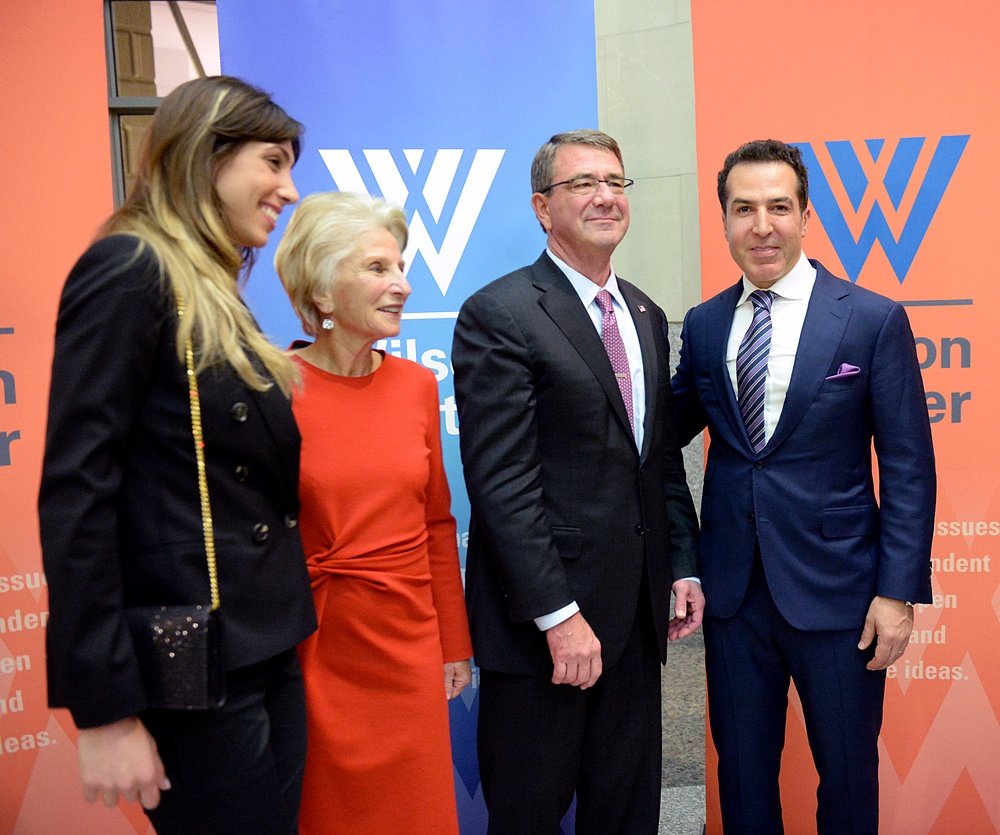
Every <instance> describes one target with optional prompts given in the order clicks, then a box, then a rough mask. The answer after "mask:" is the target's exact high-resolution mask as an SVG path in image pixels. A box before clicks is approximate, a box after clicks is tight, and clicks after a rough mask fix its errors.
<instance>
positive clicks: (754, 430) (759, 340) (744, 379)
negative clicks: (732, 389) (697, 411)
mask: <svg viewBox="0 0 1000 835" xmlns="http://www.w3.org/2000/svg"><path fill="white" fill-rule="evenodd" d="M772 299H773V296H772V294H771V293H770V292H769V291H767V290H754V291H753V292H752V293H751V294H750V301H751V302H752V303H753V321H752V322H751V323H750V329H749V330H748V331H747V332H746V335H745V336H744V337H743V341H742V342H741V343H740V349H739V351H738V352H737V353H736V391H737V397H738V399H739V403H740V413H741V414H742V415H743V423H745V424H746V427H747V434H748V435H749V436H750V443H751V444H752V445H753V448H754V452H760V451H761V450H762V449H763V448H764V383H765V380H766V379H767V357H768V354H769V353H770V352H771V301H772Z"/></svg>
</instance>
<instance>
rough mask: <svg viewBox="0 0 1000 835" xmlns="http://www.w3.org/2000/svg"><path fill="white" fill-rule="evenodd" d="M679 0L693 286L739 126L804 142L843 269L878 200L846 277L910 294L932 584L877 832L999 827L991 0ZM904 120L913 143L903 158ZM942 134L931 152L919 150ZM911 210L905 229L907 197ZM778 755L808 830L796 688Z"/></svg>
mask: <svg viewBox="0 0 1000 835" xmlns="http://www.w3.org/2000/svg"><path fill="white" fill-rule="evenodd" d="M691 6H692V26H693V36H694V59H695V100H696V104H697V110H696V114H697V115H696V119H697V142H698V170H699V175H698V177H699V199H700V223H701V254H702V282H703V290H704V295H705V297H706V298H707V297H709V296H712V295H714V294H715V293H717V292H719V291H720V290H721V289H723V288H724V287H726V286H728V285H730V284H732V283H733V282H735V281H736V279H737V278H738V277H739V271H738V269H737V268H736V267H735V265H734V264H733V262H732V260H731V258H730V256H729V251H728V248H727V246H726V243H725V240H724V239H723V235H722V221H721V207H720V206H719V202H718V199H717V197H716V188H715V178H716V173H717V172H718V171H719V169H720V168H721V167H722V163H723V160H724V158H725V156H726V154H727V153H728V152H729V151H731V150H733V149H734V148H736V147H737V146H738V145H740V144H742V143H743V142H745V141H748V140H751V139H760V138H768V137H773V138H776V139H781V140H784V141H786V142H794V143H806V144H808V146H809V148H810V149H811V150H812V152H813V153H814V154H815V165H818V167H819V170H814V168H813V167H812V166H811V168H810V179H811V192H812V197H813V198H814V199H813V201H812V203H813V217H812V221H811V224H810V227H809V234H808V236H807V238H806V239H805V242H804V249H805V251H806V253H807V254H808V255H809V256H810V257H812V258H818V259H819V260H820V261H822V262H823V263H824V264H825V265H826V266H827V267H828V268H829V269H830V270H831V271H833V272H834V273H835V274H838V275H841V276H847V275H848V273H849V270H850V266H849V263H848V262H850V261H851V260H852V259H853V258H854V256H855V255H857V249H858V247H857V241H858V239H859V238H862V240H863V232H864V228H865V226H866V223H868V222H869V221H870V219H871V217H872V214H873V212H875V211H876V208H877V210H878V211H881V212H882V214H883V215H884V217H885V230H887V231H882V232H881V233H880V234H879V236H878V237H877V240H876V241H875V242H874V244H873V245H872V246H871V249H870V252H868V255H867V258H866V259H863V266H860V269H858V268H857V267H855V277H856V280H857V282H858V283H859V284H861V285H863V286H865V287H868V288H870V289H873V290H875V291H877V292H880V293H883V294H885V295H887V296H890V297H892V298H895V299H898V300H900V301H903V302H907V303H910V304H908V308H907V311H908V313H909V316H910V321H911V323H912V325H913V330H914V334H915V337H916V339H917V348H918V355H919V357H920V359H921V363H922V366H923V369H924V371H923V373H924V383H925V386H926V388H927V390H928V398H929V399H928V404H929V411H930V414H931V419H932V421H933V424H932V426H933V432H934V443H935V449H936V455H937V464H938V477H939V491H938V507H937V528H936V536H935V538H934V546H933V552H932V557H933V559H934V568H935V572H934V591H935V594H936V597H935V603H934V605H932V606H927V607H918V612H917V614H916V619H915V620H916V623H915V626H916V630H917V632H916V634H915V635H914V640H913V641H912V642H911V645H910V648H909V650H908V651H907V653H906V655H905V657H904V658H903V660H902V661H901V662H900V663H899V664H897V665H895V667H894V668H892V669H891V670H890V679H889V681H888V682H887V690H886V714H885V723H884V726H883V731H882V743H881V797H882V831H883V832H885V833H889V835H893V834H894V833H900V835H902V833H905V834H906V835H917V833H936V834H939V835H945V833H956V832H975V833H981V832H996V831H1000V767H998V763H1000V722H998V718H997V717H998V709H1000V664H997V662H996V658H997V646H1000V563H997V562H996V560H995V559H994V556H995V555H996V554H997V552H998V551H1000V548H998V545H1000V489H998V488H1000V443H998V441H997V438H996V430H995V427H996V415H997V406H998V399H1000V386H998V385H997V368H1000V356H998V354H1000V316H998V310H1000V281H998V279H997V276H996V267H995V266H994V265H993V264H992V263H991V261H992V258H991V255H992V252H991V251H992V248H993V246H994V241H995V239H996V235H997V232H996V228H997V221H996V217H995V213H994V212H993V211H992V208H993V206H994V205H995V204H996V194H997V185H996V182H997V177H996V170H997V164H998V159H1000V119H998V116H997V113H998V110H997V107H996V105H995V101H994V99H995V97H996V91H998V90H1000V62H998V61H997V59H996V44H997V43H998V42H1000V6H998V5H997V4H996V3H995V2H992V0H978V2H970V3H963V4H960V5H958V6H956V5H955V4H953V3H941V2H937V1H936V0H935V2H931V1H930V0H916V1H914V0H905V2H904V0H880V2H878V3H872V2H870V0H839V2H836V3H822V4H820V3H815V4H814V3H808V4H805V3H802V2H800V0H759V2H756V3H752V4H746V3H727V2H722V0H693V2H692V4H691ZM942 137H959V139H957V140H943V139H942ZM963 137H967V139H962V138H963ZM917 138H923V142H922V143H917V144H919V146H920V150H919V153H918V154H916V158H915V160H911V162H910V166H907V165H906V164H904V163H905V158H906V156H907V153H908V150H911V149H913V148H914V147H916V144H915V143H914V140H915V139H917ZM829 143H847V144H839V145H838V144H832V145H831V144H829ZM948 143H952V144H951V145H950V146H949V145H948ZM958 146H963V147H958ZM946 147H950V148H951V151H952V160H951V163H947V164H946V161H945V162H942V160H941V159H937V158H935V156H934V155H935V152H936V151H938V150H941V149H945V148H946ZM845 148H846V149H848V150H849V153H848V154H847V158H849V159H848V162H849V163H851V164H848V162H845V161H844V159H845V157H844V156H843V155H842V152H843V151H844V150H845ZM956 149H957V155H958V158H957V162H955V159H954V157H955V154H956ZM838 154H841V156H839V157H838V158H837V159H836V160H835V157H836V156H837V155H838ZM945 155H946V156H947V154H945ZM894 163H895V164H896V166H895V167H893V164H894ZM852 164H853V165H854V166H855V167H856V169H857V170H856V171H855V178H854V182H855V183H856V182H861V183H862V184H865V183H866V184H867V185H866V187H864V188H863V189H862V191H863V194H861V192H860V191H859V192H858V193H854V192H852V191H851V189H850V188H849V187H848V186H847V185H846V184H845V183H848V182H850V181H851V177H850V176H849V174H850V169H851V165H852ZM900 167H901V168H903V169H905V170H904V172H903V174H902V176H900V170H899V169H900ZM949 168H950V173H949V171H948V169H949ZM946 175H947V176H946ZM894 177H895V179H894ZM820 180H825V181H826V182H827V183H828V184H829V189H830V194H831V196H832V199H833V200H834V201H835V203H836V206H835V208H834V209H831V208H830V206H829V205H826V206H824V208H825V211H818V209H817V200H818V196H817V184H818V183H819V181H820ZM931 182H941V183H945V182H946V187H945V188H944V190H943V193H940V194H938V195H929V194H928V193H927V192H921V188H922V186H923V185H925V184H927V183H931ZM852 196H853V197H855V198H856V200H857V205H856V206H855V204H854V203H852ZM935 206H936V208H935ZM928 211H930V212H931V214H932V217H931V218H930V220H929V223H926V224H925V225H926V229H925V230H922V229H921V228H919V227H921V221H920V217H919V216H920V215H921V213H924V214H926V213H927V212H928ZM844 224H846V227H844ZM908 224H911V225H909V226H908ZM844 228H846V230H847V232H846V234H845V231H844ZM869 231H870V230H869ZM847 235H849V236H850V239H848V237H847ZM907 239H909V240H916V242H917V244H918V246H917V248H916V251H915V254H914V255H913V258H912V261H911V262H910V263H909V264H908V266H905V265H903V266H901V262H900V258H899V252H898V250H899V246H898V244H899V243H900V242H903V241H905V240H907ZM860 628H861V625H860V624H859V631H860ZM714 771H715V759H714V751H713V750H712V748H711V745H710V746H709V769H708V782H709V785H708V806H709V811H708V815H709V831H710V832H716V833H719V832H721V831H722V830H721V822H720V819H719V814H718V786H717V782H716V780H715V775H714ZM782 771H783V774H782V798H783V807H784V810H785V825H786V829H787V831H789V832H794V833H807V832H814V831H815V822H814V814H815V788H816V782H817V778H816V775H815V772H814V771H813V769H812V763H811V758H810V756H809V754H808V749H807V747H806V742H805V735H804V733H803V731H802V722H801V718H800V711H799V710H798V709H797V702H796V700H795V698H794V695H793V698H792V702H791V707H790V709H789V733H788V742H787V745H786V759H785V763H784V767H783V769H782Z"/></svg>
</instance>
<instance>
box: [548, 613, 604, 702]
mask: <svg viewBox="0 0 1000 835" xmlns="http://www.w3.org/2000/svg"><path fill="white" fill-rule="evenodd" d="M545 639H546V640H547V641H548V642H549V654H550V655H551V656H552V683H553V684H572V685H575V686H577V687H579V688H580V689H581V690H586V689H587V688H588V687H593V686H594V685H595V684H596V683H597V679H598V678H600V677H601V670H602V669H603V667H602V665H601V642H600V641H599V640H598V639H597V636H596V635H595V634H594V630H593V629H591V628H590V624H589V623H587V621H586V619H585V618H584V617H583V615H582V614H580V612H577V613H576V614H575V615H572V616H570V617H569V618H567V619H566V620H564V621H563V622H562V623H558V624H556V625H555V626H553V627H552V628H551V629H547V630H545Z"/></svg>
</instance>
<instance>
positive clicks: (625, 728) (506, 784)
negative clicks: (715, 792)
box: [479, 586, 662, 835]
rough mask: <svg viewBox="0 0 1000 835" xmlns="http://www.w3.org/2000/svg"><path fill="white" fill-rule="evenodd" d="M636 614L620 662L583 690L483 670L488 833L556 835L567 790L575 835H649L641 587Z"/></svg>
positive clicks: (647, 621)
mask: <svg viewBox="0 0 1000 835" xmlns="http://www.w3.org/2000/svg"><path fill="white" fill-rule="evenodd" d="M637 608H638V611H637V614H636V619H635V624H634V625H633V628H632V633H631V635H630V637H629V641H628V644H627V646H626V647H625V651H624V653H623V654H622V657H621V658H620V659H619V660H618V661H617V662H616V663H615V664H614V665H613V666H612V667H611V668H605V670H604V672H603V673H602V674H601V677H600V678H599V679H598V681H597V684H596V685H594V687H592V688H591V689H589V690H580V688H579V687H573V686H570V685H568V684H559V685H555V684H552V682H551V681H550V680H549V679H548V678H543V677H541V676H520V675H510V674H507V673H498V672H493V671H490V670H481V671H480V673H481V677H480V690H479V769H480V777H481V779H482V786H483V795H484V797H485V799H486V807H487V810H488V812H489V832H490V835H555V833H558V832H559V831H560V828H559V822H560V819H561V818H562V817H563V815H564V814H565V813H566V810H567V809H568V808H569V805H570V803H571V802H572V799H573V793H574V791H575V792H576V795H577V808H576V832H577V833H578V835H642V834H643V833H645V834H646V835H655V833H656V831H657V828H658V823H659V814H660V762H661V745H662V740H661V736H660V657H659V649H658V648H657V643H656V633H655V630H654V627H653V616H652V613H651V611H650V606H649V597H648V594H646V593H645V586H644V588H643V594H642V596H641V600H640V602H639V605H638V607H637Z"/></svg>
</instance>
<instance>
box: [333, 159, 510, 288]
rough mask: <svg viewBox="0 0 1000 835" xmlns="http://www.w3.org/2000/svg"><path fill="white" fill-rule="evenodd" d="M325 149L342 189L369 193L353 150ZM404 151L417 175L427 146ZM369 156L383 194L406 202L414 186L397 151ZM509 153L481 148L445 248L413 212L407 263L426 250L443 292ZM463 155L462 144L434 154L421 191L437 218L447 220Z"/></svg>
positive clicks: (425, 256) (429, 263)
mask: <svg viewBox="0 0 1000 835" xmlns="http://www.w3.org/2000/svg"><path fill="white" fill-rule="evenodd" d="M319 153H320V156H321V157H322V158H323V162H324V163H326V167H327V168H328V169H329V171H330V174H331V175H332V176H333V181H334V182H335V183H336V184H337V188H338V189H340V191H353V192H361V193H364V194H367V193H368V188H367V187H366V186H365V182H364V179H363V178H362V176H361V172H360V171H358V167H357V165H355V164H354V159H353V158H352V157H351V152H350V151H346V150H321V151H320V152H319ZM403 154H404V156H405V157H406V161H407V163H408V164H409V166H410V171H411V172H412V173H414V174H416V172H417V167H418V166H419V165H420V160H421V158H422V157H423V154H424V152H423V150H406V151H403ZM364 155H365V159H366V160H367V161H368V165H369V166H370V167H371V170H372V174H373V175H374V176H375V181H376V183H378V188H379V191H381V192H382V196H383V197H384V198H385V199H386V200H387V201H388V202H390V203H395V204H396V205H398V206H405V205H406V199H407V197H409V195H410V191H409V189H408V188H407V187H406V183H405V182H404V180H403V177H402V175H401V174H400V173H399V169H398V168H397V167H396V163H395V162H393V159H392V154H391V153H390V152H389V151H387V150H377V151H364ZM503 155H504V152H503V151H502V150H483V149H480V150H478V151H476V155H475V157H474V158H473V160H472V167H471V168H470V169H469V176H468V177H467V178H466V180H465V185H464V186H463V187H462V192H461V194H460V195H459V197H458V204H457V205H456V206H455V213H454V215H453V217H452V220H451V225H450V226H449V227H448V230H447V232H446V233H445V236H444V241H443V242H442V244H441V249H440V250H438V249H437V248H436V247H435V246H434V243H433V241H431V236H430V233H429V232H428V231H427V226H426V224H425V223H424V219H423V218H422V217H421V216H420V212H419V211H415V212H413V217H412V219H411V220H410V239H409V241H408V242H407V245H406V251H405V252H404V253H403V257H404V258H405V259H406V268H407V270H409V268H410V265H411V264H412V263H413V255H415V254H416V253H417V252H420V253H421V254H422V255H423V256H424V261H426V263H427V267H428V268H429V269H430V271H431V275H432V276H434V281H435V282H436V283H437V286H438V288H440V290H441V294H442V295H445V294H447V292H448V287H449V286H450V285H451V280H452V278H454V276H455V270H456V269H457V268H458V262H459V261H460V260H461V259H462V254H463V253H464V252H465V245H466V244H467V243H468V242H469V236H470V235H471V234H472V229H473V227H475V225H476V221H477V220H478V219H479V213H480V211H482V208H483V203H484V202H486V195H487V194H489V191H490V186H492V185H493V178H494V177H495V176H496V173H497V169H499V168H500V161H501V160H502V159H503ZM461 159H462V151H461V150H460V149H453V148H443V149H441V150H439V151H438V152H437V153H436V154H435V155H434V162H433V163H432V165H431V168H430V171H429V172H428V174H427V180H426V181H425V182H424V187H423V189H421V193H422V194H423V197H424V200H425V201H426V203H427V208H428V209H429V210H430V213H431V215H432V216H433V218H434V222H435V223H437V222H438V221H439V220H440V219H441V211H442V210H443V209H444V204H445V201H446V200H447V199H448V194H449V193H450V192H451V186H452V183H453V182H454V180H455V173H456V172H457V171H458V164H459V162H460V161H461Z"/></svg>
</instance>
